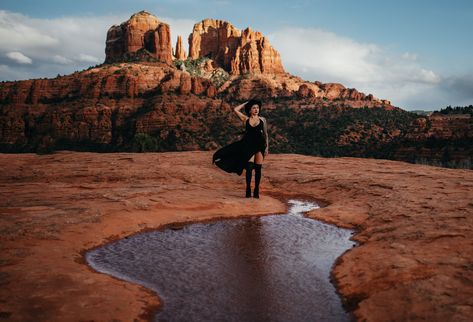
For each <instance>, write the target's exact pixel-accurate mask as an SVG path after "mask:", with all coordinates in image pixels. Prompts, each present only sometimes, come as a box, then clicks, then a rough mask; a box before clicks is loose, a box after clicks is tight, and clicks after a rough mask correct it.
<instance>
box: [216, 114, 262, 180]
mask: <svg viewBox="0 0 473 322" xmlns="http://www.w3.org/2000/svg"><path fill="white" fill-rule="evenodd" d="M265 150H266V138H265V135H264V123H263V119H261V118H260V122H259V124H258V125H256V126H254V127H253V126H251V125H250V119H247V120H246V129H245V135H244V136H243V138H242V139H241V140H240V141H237V142H233V143H231V144H229V145H226V146H224V147H222V148H221V149H219V150H217V151H216V152H215V153H214V155H213V158H212V159H213V163H215V164H216V165H217V166H218V167H219V168H220V169H222V170H225V171H226V172H230V173H231V172H234V173H236V174H238V175H241V174H242V172H243V169H244V168H245V167H246V164H247V163H248V160H250V159H251V157H252V156H253V155H255V154H256V153H257V152H261V153H262V154H263V156H264V151H265Z"/></svg>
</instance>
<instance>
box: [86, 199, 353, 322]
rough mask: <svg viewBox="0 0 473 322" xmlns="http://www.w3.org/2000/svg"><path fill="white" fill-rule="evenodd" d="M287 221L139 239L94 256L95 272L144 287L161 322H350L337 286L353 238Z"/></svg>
mask: <svg viewBox="0 0 473 322" xmlns="http://www.w3.org/2000/svg"><path fill="white" fill-rule="evenodd" d="M290 204H291V208H290V211H289V212H288V214H287V215H276V216H264V217H253V218H246V219H234V220H223V221H218V222H213V223H202V224H191V225H188V226H185V227H184V228H183V229H181V230H171V229H166V230H162V231H154V232H148V233H143V234H137V235H135V236H132V237H130V238H127V239H123V240H120V241H117V242H114V243H111V244H108V245H105V246H104V247H101V248H99V249H96V250H93V251H91V252H89V253H87V255H86V258H87V261H88V262H89V264H90V265H91V266H92V267H94V268H95V269H96V270H98V271H101V272H104V273H107V274H111V275H113V276H116V277H119V278H122V279H125V280H128V281H133V282H135V283H139V284H142V285H145V286H146V287H148V288H151V289H153V290H155V291H156V292H157V293H158V294H159V295H160V297H161V299H162V300H163V302H164V304H163V307H162V310H161V311H159V312H158V313H157V315H156V319H157V320H159V321H322V320H323V321H347V320H349V317H348V315H347V314H346V313H345V312H344V310H343V308H342V306H341V303H340V299H339V298H338V296H337V294H336V293H335V289H334V287H333V285H332V284H331V283H330V281H329V279H330V269H331V266H332V265H333V262H334V261H335V259H336V258H337V257H338V256H339V255H340V254H342V253H343V252H344V251H345V250H346V249H348V248H350V247H351V246H352V245H353V243H352V242H350V241H349V237H350V234H351V231H349V230H346V229H340V228H337V227H335V226H331V225H326V224H323V223H321V222H319V221H316V220H312V219H308V218H305V217H303V216H302V215H301V212H302V211H308V210H310V209H313V208H314V207H317V205H316V204H313V203H308V202H302V201H297V200H293V201H290Z"/></svg>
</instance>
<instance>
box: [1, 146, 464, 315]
mask: <svg viewBox="0 0 473 322" xmlns="http://www.w3.org/2000/svg"><path fill="white" fill-rule="evenodd" d="M211 155H212V154H211V152H210V151H203V152H175V153H146V154H131V153H117V154H97V153H78V152H59V153H54V154H51V155H35V154H17V155H15V154H0V166H1V168H2V172H1V174H0V184H1V186H0V231H1V234H0V241H1V247H2V251H1V253H0V283H1V291H0V303H1V306H0V310H1V312H0V316H1V317H2V318H6V319H9V320H11V321H92V320H93V321H113V320H115V321H118V320H120V321H133V320H135V321H144V320H147V319H151V318H152V315H153V312H155V310H156V309H158V307H159V305H160V304H161V303H160V300H159V294H157V295H156V294H152V293H151V292H150V291H148V290H146V289H144V288H143V287H141V286H138V285H134V284H130V283H127V282H124V281H121V280H117V279H115V278H112V277H110V276H107V275H105V274H100V273H97V272H95V271H93V270H92V269H91V268H89V267H88V266H87V265H86V263H85V262H84V257H83V256H84V253H85V252H86V251H87V250H89V249H92V248H94V247H98V246H100V245H102V244H104V243H107V242H110V241H112V240H116V239H119V238H124V237H126V236H129V235H131V234H134V233H137V232H140V231H146V230H150V229H155V228H158V227H162V226H163V225H172V224H178V225H179V224H182V223H185V222H194V221H202V220H209V219H217V218H223V217H225V218H226V217H239V216H246V215H255V214H260V215H263V214H268V213H283V212H284V211H285V210H286V209H285V207H286V206H285V203H284V202H283V201H284V200H285V199H287V198H289V197H296V196H297V197H299V198H302V197H310V198H315V199H317V200H319V201H320V203H321V205H323V207H322V208H321V209H317V210H313V211H311V212H310V213H309V214H308V215H309V216H310V217H312V218H317V219H320V220H323V221H325V222H328V223H334V224H337V225H339V226H342V227H351V228H354V229H355V230H356V233H355V234H354V236H353V239H354V240H356V241H357V242H358V245H357V246H356V247H354V248H352V249H351V250H349V251H348V252H346V253H345V254H344V255H342V256H341V257H340V258H339V259H338V261H337V262H336V265H335V266H334V268H333V272H332V278H333V281H334V284H335V285H336V287H337V289H338V292H339V293H340V295H341V297H342V299H343V301H344V303H345V305H346V307H347V309H348V310H350V311H351V312H352V313H353V315H354V317H355V318H356V319H357V320H359V321H376V322H379V321H471V319H472V317H473V258H472V256H471V254H473V243H472V237H471V233H472V228H473V172H472V171H470V170H454V169H446V168H437V167H432V166H425V165H414V164H408V163H403V162H399V161H388V160H376V159H358V158H319V157H311V156H302V155H294V154H274V155H269V157H268V159H267V161H266V163H265V165H264V170H263V179H262V197H261V199H260V200H256V199H246V198H244V197H243V195H242V192H243V188H242V187H243V185H244V178H243V177H238V176H236V175H230V174H227V173H225V172H223V171H221V170H220V169H218V168H216V167H215V166H213V165H212V164H211V162H210V160H211Z"/></svg>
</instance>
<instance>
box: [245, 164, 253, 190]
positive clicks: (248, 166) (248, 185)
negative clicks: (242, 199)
mask: <svg viewBox="0 0 473 322" xmlns="http://www.w3.org/2000/svg"><path fill="white" fill-rule="evenodd" d="M245 169H246V198H251V177H252V175H253V174H252V172H253V162H248V163H247V164H246V168H245Z"/></svg>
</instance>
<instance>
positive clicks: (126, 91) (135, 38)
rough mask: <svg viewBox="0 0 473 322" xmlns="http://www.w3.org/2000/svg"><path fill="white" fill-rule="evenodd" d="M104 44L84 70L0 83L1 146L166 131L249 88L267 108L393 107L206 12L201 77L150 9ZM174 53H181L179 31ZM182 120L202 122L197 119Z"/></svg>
mask: <svg viewBox="0 0 473 322" xmlns="http://www.w3.org/2000/svg"><path fill="white" fill-rule="evenodd" d="M179 44H180V45H179ZM105 52H106V60H105V64H102V65H99V66H95V67H91V68H89V69H88V70H84V71H80V72H75V73H73V74H70V75H65V76H60V77H56V78H54V79H33V80H24V81H15V82H3V83H1V84H0V102H1V105H2V109H1V111H0V145H1V144H4V145H5V144H6V145H18V146H21V145H23V144H28V143H29V144H31V142H32V141H35V142H42V143H41V144H44V145H48V144H50V142H55V141H56V140H67V141H72V142H81V141H88V142H91V143H93V144H120V142H123V141H124V140H126V138H124V137H123V136H122V129H123V128H128V127H130V128H134V129H135V130H136V133H148V134H152V133H156V132H159V131H167V130H169V129H170V128H175V126H176V124H177V123H179V122H180V121H182V119H184V118H185V115H183V113H184V112H186V113H193V112H197V113H198V112H201V111H202V110H203V109H204V108H212V109H222V108H223V109H225V108H230V106H231V104H233V103H234V102H241V101H243V100H247V99H249V98H251V97H255V96H257V97H260V98H261V99H263V100H265V102H267V104H266V108H267V109H268V110H269V109H271V108H275V107H277V106H279V105H281V104H282V105H283V106H287V105H288V104H287V103H278V100H279V99H281V98H282V99H284V98H291V100H290V104H289V105H290V106H289V107H292V108H310V107H314V106H328V105H330V104H333V105H335V106H337V105H346V106H351V107H354V108H359V107H364V106H367V107H375V106H383V107H384V108H385V109H395V108H396V107H394V106H392V105H391V103H390V102H389V101H387V100H380V99H377V98H375V97H374V96H373V95H371V94H368V95H366V94H364V93H360V92H358V91H357V90H356V89H353V88H345V87H344V86H343V85H341V84H337V83H327V84H323V83H321V82H317V81H316V82H309V81H304V80H302V79H301V78H299V77H296V76H293V75H290V74H289V73H286V72H284V69H283V66H282V63H281V60H280V57H279V54H278V53H277V51H276V50H275V49H274V48H272V47H271V46H270V44H269V42H268V40H267V39H266V38H265V37H264V36H263V35H262V34H261V33H260V32H257V31H252V30H251V29H250V28H247V29H245V30H243V31H242V32H241V31H239V30H238V29H236V28H235V27H234V26H232V25H231V24H230V23H228V22H225V21H221V20H212V19H206V20H203V21H201V22H199V23H197V24H195V26H194V28H193V31H192V33H191V35H190V36H189V57H190V58H200V57H210V58H211V59H210V60H209V61H207V63H206V64H205V66H203V67H204V68H203V69H205V75H202V76H196V75H191V74H190V73H188V72H186V71H182V70H180V69H177V68H176V67H175V66H174V65H173V64H172V61H173V59H176V57H173V56H172V45H171V36H170V29H169V25H167V24H166V23H164V22H161V21H159V19H158V18H156V17H155V16H153V15H151V14H150V13H148V12H146V11H141V12H138V13H136V14H134V15H132V16H131V18H130V19H129V20H128V21H126V22H123V23H122V24H120V25H117V26H112V27H111V28H110V29H109V31H108V33H107V40H106V49H105ZM174 54H175V55H176V56H178V57H177V58H181V59H182V58H183V57H185V50H184V49H183V48H182V40H181V39H180V40H178V42H177V44H176V50H175V53H174ZM130 60H131V61H130ZM220 69H222V70H224V71H226V72H228V73H229V77H228V79H227V80H225V81H224V82H223V83H221V84H217V83H215V82H213V81H212V80H211V76H212V75H214V73H215V72H216V71H218V70H220ZM278 104H279V105H278ZM178 111H179V112H178ZM170 112H172V114H170ZM186 123H188V124H189V126H190V127H198V126H200V124H199V123H198V122H197V121H196V120H195V119H186ZM128 134H129V135H131V136H133V134H135V133H128ZM179 149H182V150H193V149H196V146H195V145H190V146H182V147H179Z"/></svg>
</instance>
